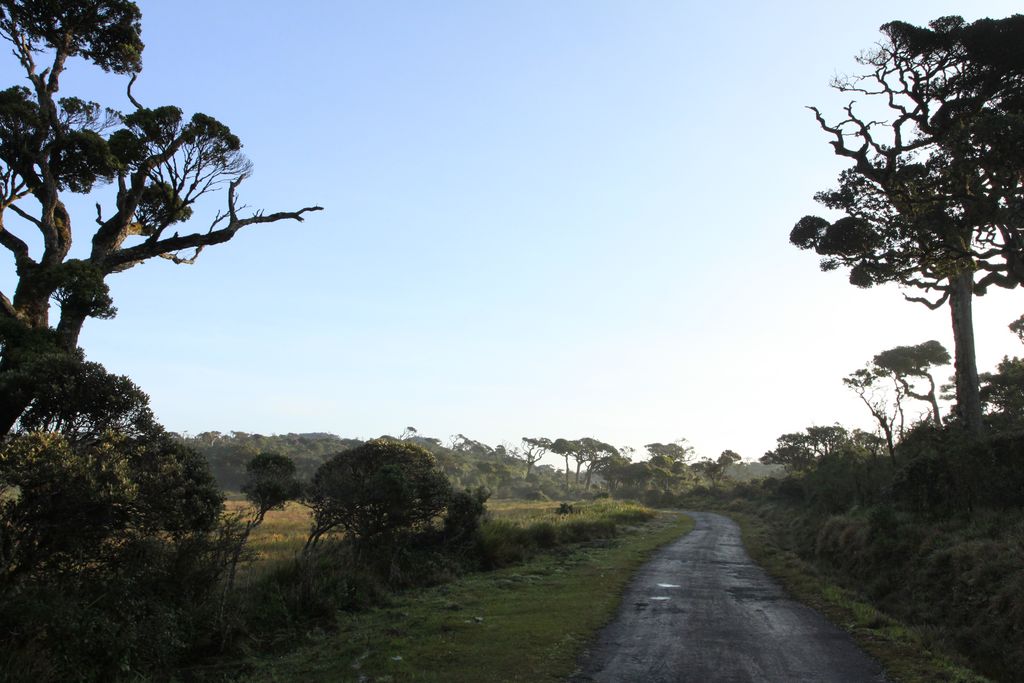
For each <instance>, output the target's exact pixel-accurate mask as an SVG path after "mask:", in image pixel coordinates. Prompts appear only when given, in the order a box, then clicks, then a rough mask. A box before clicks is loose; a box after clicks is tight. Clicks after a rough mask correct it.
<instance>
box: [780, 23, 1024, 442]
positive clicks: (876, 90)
mask: <svg viewBox="0 0 1024 683" xmlns="http://www.w3.org/2000/svg"><path fill="white" fill-rule="evenodd" d="M929 26H930V28H920V27H916V26H912V25H910V24H906V23H903V22H891V23H889V24H885V25H884V26H882V28H881V31H882V33H883V35H884V36H885V39H884V40H883V41H882V42H881V43H880V44H879V45H878V46H877V47H876V49H874V50H872V51H869V52H866V53H864V54H862V55H861V56H860V57H859V58H858V62H859V63H860V64H861V65H862V66H864V67H866V71H865V73H863V74H861V75H858V76H852V77H849V76H847V77H839V78H836V79H834V80H833V82H832V86H833V87H834V88H835V89H837V90H839V91H840V92H844V93H853V94H855V95H860V96H865V97H867V98H869V99H871V100H872V101H874V102H877V103H878V104H879V105H880V106H881V107H884V108H886V109H887V110H888V113H889V116H890V117H891V118H890V119H889V120H887V121H879V120H873V119H872V118H869V117H867V116H863V115H861V114H859V112H858V111H855V108H854V103H850V104H849V105H847V107H846V109H845V118H843V119H842V120H841V121H839V122H837V123H830V122H828V121H827V120H826V118H825V116H824V115H822V113H821V112H820V111H819V110H818V109H817V108H814V107H812V108H811V109H812V111H814V114H815V117H816V118H817V121H818V124H819V125H820V127H821V128H822V130H824V131H825V132H827V133H829V134H830V135H831V136H832V137H833V140H832V143H831V144H832V147H833V149H834V151H835V153H836V154H837V155H839V156H842V157H845V158H848V159H850V160H852V162H853V165H852V166H851V167H850V168H849V169H847V170H846V171H844V172H843V173H842V174H841V175H840V177H839V187H838V188H837V189H834V190H829V191H826V192H821V193H819V194H818V195H817V197H816V198H817V199H818V201H819V202H821V203H822V204H824V205H825V206H827V207H828V208H831V209H835V210H837V211H840V212H842V213H844V214H845V216H843V217H842V218H840V219H838V220H836V221H829V220H826V219H824V218H819V217H816V216H806V217H804V218H803V219H801V220H800V221H799V222H798V223H797V224H796V226H795V227H794V228H793V231H792V233H791V234H790V240H791V241H792V242H793V243H794V244H795V245H797V246H799V247H800V248H803V249H814V250H815V251H816V252H817V253H818V254H819V255H821V256H823V257H825V258H824V259H823V260H822V264H821V265H822V269H823V270H832V269H834V268H837V267H839V266H845V267H849V268H850V282H851V283H852V284H854V285H857V286H859V287H870V286H872V285H875V284H881V283H885V282H896V283H898V284H900V285H903V286H906V287H912V288H917V289H919V290H922V293H921V295H919V296H907V298H908V299H909V300H911V301H915V302H920V303H923V304H925V305H927V306H929V307H930V308H933V309H935V308H938V307H940V306H942V305H944V304H948V305H949V308H950V314H951V319H952V325H953V338H954V342H955V367H956V391H957V415H958V417H959V418H960V420H961V422H962V424H963V425H964V426H965V427H966V428H967V429H968V430H969V431H971V432H974V433H978V432H980V431H981V428H982V422H981V402H980V398H979V389H978V370H977V363H976V360H975V348H974V346H975V345H974V325H973V314H972V298H973V296H974V295H981V294H984V293H985V291H986V289H987V288H988V287H989V286H991V285H996V286H1000V287H1007V288H1013V287H1017V286H1019V285H1020V284H1022V283H1024V213H1022V208H1024V183H1022V169H1024V144H1022V143H1024V51H1022V50H1021V49H1020V45H1021V44H1022V41H1024V16H1021V15H1015V16H1013V17H1009V18H1007V19H1000V20H991V19H985V20H981V21H976V22H974V23H971V24H968V23H966V22H964V20H963V19H961V18H960V17H943V18H941V19H937V20H935V21H933V22H931V24H930V25H929Z"/></svg>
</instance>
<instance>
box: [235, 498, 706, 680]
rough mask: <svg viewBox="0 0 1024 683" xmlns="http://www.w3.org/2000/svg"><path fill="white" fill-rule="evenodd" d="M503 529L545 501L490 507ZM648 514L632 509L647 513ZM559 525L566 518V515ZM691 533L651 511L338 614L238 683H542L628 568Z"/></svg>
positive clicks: (622, 509) (607, 509) (615, 596)
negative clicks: (509, 562) (610, 531)
mask: <svg viewBox="0 0 1024 683" xmlns="http://www.w3.org/2000/svg"><path fill="white" fill-rule="evenodd" d="M489 507H492V509H493V511H494V515H495V517H496V518H497V519H498V520H503V521H504V523H517V524H520V525H524V526H530V525H533V524H536V523H552V524H570V523H571V521H572V520H565V521H559V520H549V519H547V518H546V517H547V515H548V514H550V510H551V509H552V508H557V504H554V505H553V504H552V503H543V504H535V503H498V504H496V505H493V506H489ZM584 507H591V510H590V511H589V512H587V511H583V512H581V513H580V516H583V515H586V514H590V515H592V516H593V518H594V519H597V518H598V516H599V515H602V514H603V515H621V516H620V517H619V519H620V520H623V519H632V520H633V522H634V523H638V522H639V519H638V517H639V516H641V510H642V508H640V506H635V505H624V504H621V503H614V502H608V503H605V502H597V503H594V504H591V505H588V506H584ZM647 514H648V513H643V516H647ZM567 517H571V516H567ZM692 528H693V521H692V520H691V519H690V518H688V517H685V516H683V515H679V514H676V513H661V514H658V515H657V516H656V517H654V519H652V520H650V521H648V522H645V523H643V524H642V525H640V526H637V527H633V528H630V529H628V530H626V531H625V532H624V533H622V534H621V535H620V536H618V537H617V538H614V539H604V540H598V541H592V542H589V543H584V544H580V545H577V546H572V547H560V548H557V549H555V550H553V551H551V552H548V553H544V554H541V555H539V556H537V557H535V558H534V559H532V560H530V561H528V562H526V563H524V564H520V565H517V566H514V567H507V568H505V569H502V570H498V571H493V572H483V573H475V574H470V575H467V576H465V577H463V578H461V579H459V580H456V581H454V582H452V583H449V584H445V585H443V586H438V587H435V588H430V589H426V590H420V591H411V592H409V593H406V594H403V595H400V596H397V597H395V598H393V600H392V601H391V603H390V604H389V605H388V606H386V607H382V608H374V609H370V610H367V611H365V612H359V613H354V614H339V616H338V630H337V632H334V633H330V634H327V633H319V634H314V635H311V636H310V642H308V643H307V644H306V645H305V646H303V647H301V648H299V649H298V650H296V651H293V652H292V653H290V654H288V655H285V656H283V657H280V658H276V659H273V660H261V659H259V658H251V659H249V660H248V661H247V662H246V663H245V667H244V669H243V670H242V671H240V672H239V671H238V670H237V668H236V670H235V675H237V679H236V680H246V681H332V682H335V681H358V680H368V681H381V682H383V681H438V682H441V681H443V682H445V683H458V682H460V681H465V682H467V683H468V682H473V683H476V682H478V681H483V680H486V681H495V682H497V681H530V682H534V681H545V680H558V679H562V678H564V677H565V676H567V675H569V674H570V673H572V671H573V669H574V667H575V662H576V659H577V657H578V656H579V654H580V653H581V652H582V650H583V648H584V647H585V646H586V644H587V643H588V642H589V640H590V638H591V637H592V636H593V635H594V633H595V632H596V630H598V629H599V628H600V627H601V626H602V625H604V624H605V623H607V621H608V620H609V619H610V618H611V617H612V616H613V615H614V613H615V610H616V608H617V606H618V603H619V598H620V595H621V592H622V590H623V589H624V587H625V585H626V583H627V582H628V580H629V578H630V577H631V576H632V574H633V572H634V571H635V569H636V568H637V567H638V566H639V565H640V564H642V563H643V561H644V560H645V559H646V558H647V557H648V555H649V554H650V553H651V552H652V551H653V550H654V549H655V548H657V547H658V546H661V545H663V544H665V543H667V542H668V541H671V540H673V539H675V538H678V537H679V536H680V535H681V534H683V533H687V532H688V531H689V530H690V529H692Z"/></svg>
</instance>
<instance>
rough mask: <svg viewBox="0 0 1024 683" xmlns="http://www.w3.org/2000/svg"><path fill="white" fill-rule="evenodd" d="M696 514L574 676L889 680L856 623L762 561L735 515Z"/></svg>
mask: <svg viewBox="0 0 1024 683" xmlns="http://www.w3.org/2000/svg"><path fill="white" fill-rule="evenodd" d="M687 514H689V515H691V516H692V517H693V518H694V520H696V527H695V528H694V530H693V531H692V532H690V533H689V534H687V535H686V536H684V537H682V538H681V539H679V540H678V541H675V542H673V543H671V544H669V545H668V546H666V547H665V548H662V549H661V550H659V551H658V552H657V553H655V555H654V557H653V558H652V559H651V561H650V562H648V563H647V564H645V565H644V566H643V567H641V568H640V570H639V571H638V572H637V574H636V576H634V577H633V580H632V582H631V583H630V585H629V587H628V588H627V589H626V593H625V595H624V597H623V602H622V605H621V606H620V608H619V613H618V615H617V616H616V618H615V620H614V621H613V622H612V623H611V624H609V625H608V626H606V627H605V628H604V630H602V631H601V633H600V634H599V636H598V639H597V641H596V642H595V643H594V645H593V646H592V647H591V648H590V650H589V652H587V653H586V654H585V655H584V656H583V658H582V659H581V660H580V663H579V670H578V671H577V673H576V674H575V675H574V676H573V677H572V678H571V679H570V681H573V682H574V683H583V682H584V681H609V682H612V681H614V682H615V683H629V682H636V683H640V682H643V683H668V682H670V681H671V682H683V681H686V682H692V683H715V682H719V681H721V682H723V683H734V682H735V683H739V682H740V681H778V682H779V683H796V682H798V681H807V682H808V683H810V682H811V681H813V682H814V683H882V682H884V681H885V680H886V679H885V676H884V675H883V673H882V668H881V667H880V666H879V665H878V663H876V662H875V661H874V660H872V659H870V658H869V657H868V656H867V655H865V654H864V653H863V652H861V651H860V650H859V649H858V648H857V646H856V645H854V643H853V641H852V640H851V639H850V637H849V636H848V635H847V634H846V633H844V632H843V631H841V630H839V629H838V628H836V627H835V626H833V625H832V624H830V623H829V622H828V621H826V620H825V618H824V617H822V616H821V615H820V614H819V613H817V612H815V611H814V610H812V609H810V608H809V607H806V606H804V605H802V604H800V603H798V602H795V601H793V600H791V599H789V598H788V597H786V595H785V594H784V593H783V592H782V590H781V588H779V586H778V585H777V584H776V583H775V582H774V581H773V580H772V579H771V578H769V577H768V575H767V574H765V572H764V570H762V569H761V568H760V567H758V566H757V565H756V564H754V562H753V561H752V560H751V559H750V557H749V556H748V555H747V552H746V550H744V549H743V544H742V542H741V541H740V533H739V528H738V527H737V526H736V524H735V523H734V522H733V521H732V520H730V519H729V518H727V517H723V516H721V515H714V514H711V513H705V512H692V513H687Z"/></svg>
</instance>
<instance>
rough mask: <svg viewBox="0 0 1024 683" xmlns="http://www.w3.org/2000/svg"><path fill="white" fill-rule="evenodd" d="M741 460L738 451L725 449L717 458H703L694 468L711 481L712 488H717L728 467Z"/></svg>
mask: <svg viewBox="0 0 1024 683" xmlns="http://www.w3.org/2000/svg"><path fill="white" fill-rule="evenodd" d="M741 460H743V458H741V457H740V455H739V454H738V453H736V452H735V451H730V450H725V451H722V454H721V455H720V456H718V459H717V460H712V459H711V458H704V459H703V460H701V461H700V462H698V463H696V464H695V465H694V468H695V469H696V470H697V471H698V472H700V473H701V474H702V475H704V477H705V478H706V479H707V480H708V482H710V483H711V486H712V488H716V489H717V488H718V485H719V484H720V483H721V481H722V479H724V478H725V476H726V473H727V472H728V470H729V467H730V466H732V465H735V464H736V463H738V462H740V461H741Z"/></svg>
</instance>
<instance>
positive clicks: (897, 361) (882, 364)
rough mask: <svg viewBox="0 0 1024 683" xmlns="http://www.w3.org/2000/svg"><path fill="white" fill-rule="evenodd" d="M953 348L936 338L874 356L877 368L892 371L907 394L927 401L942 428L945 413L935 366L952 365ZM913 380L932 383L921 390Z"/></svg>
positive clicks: (937, 424) (936, 422) (935, 420)
mask: <svg viewBox="0 0 1024 683" xmlns="http://www.w3.org/2000/svg"><path fill="white" fill-rule="evenodd" d="M949 360H950V359H949V351H946V347H944V346H943V345H942V344H940V343H939V342H937V341H935V340H931V341H926V342H923V343H921V344H916V345H914V346H897V347H894V348H891V349H888V350H886V351H882V352H881V353H879V354H878V355H876V356H875V358H874V361H873V362H874V364H875V367H877V368H880V369H882V370H884V371H887V372H889V373H890V374H891V375H892V376H893V377H894V378H895V379H896V381H897V382H899V383H900V385H901V386H902V387H903V393H904V394H906V395H907V396H909V397H911V398H916V399H917V400H918V401H926V402H927V403H928V405H929V406H930V407H931V413H932V420H933V421H934V422H935V426H936V427H942V415H941V414H940V412H939V401H938V397H937V396H936V393H935V378H934V377H932V374H931V372H930V370H931V368H935V367H942V366H943V365H949ZM913 379H923V380H925V381H927V382H928V390H927V391H925V392H920V391H917V390H916V389H915V388H914V386H913V385H912V384H911V380H913Z"/></svg>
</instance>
